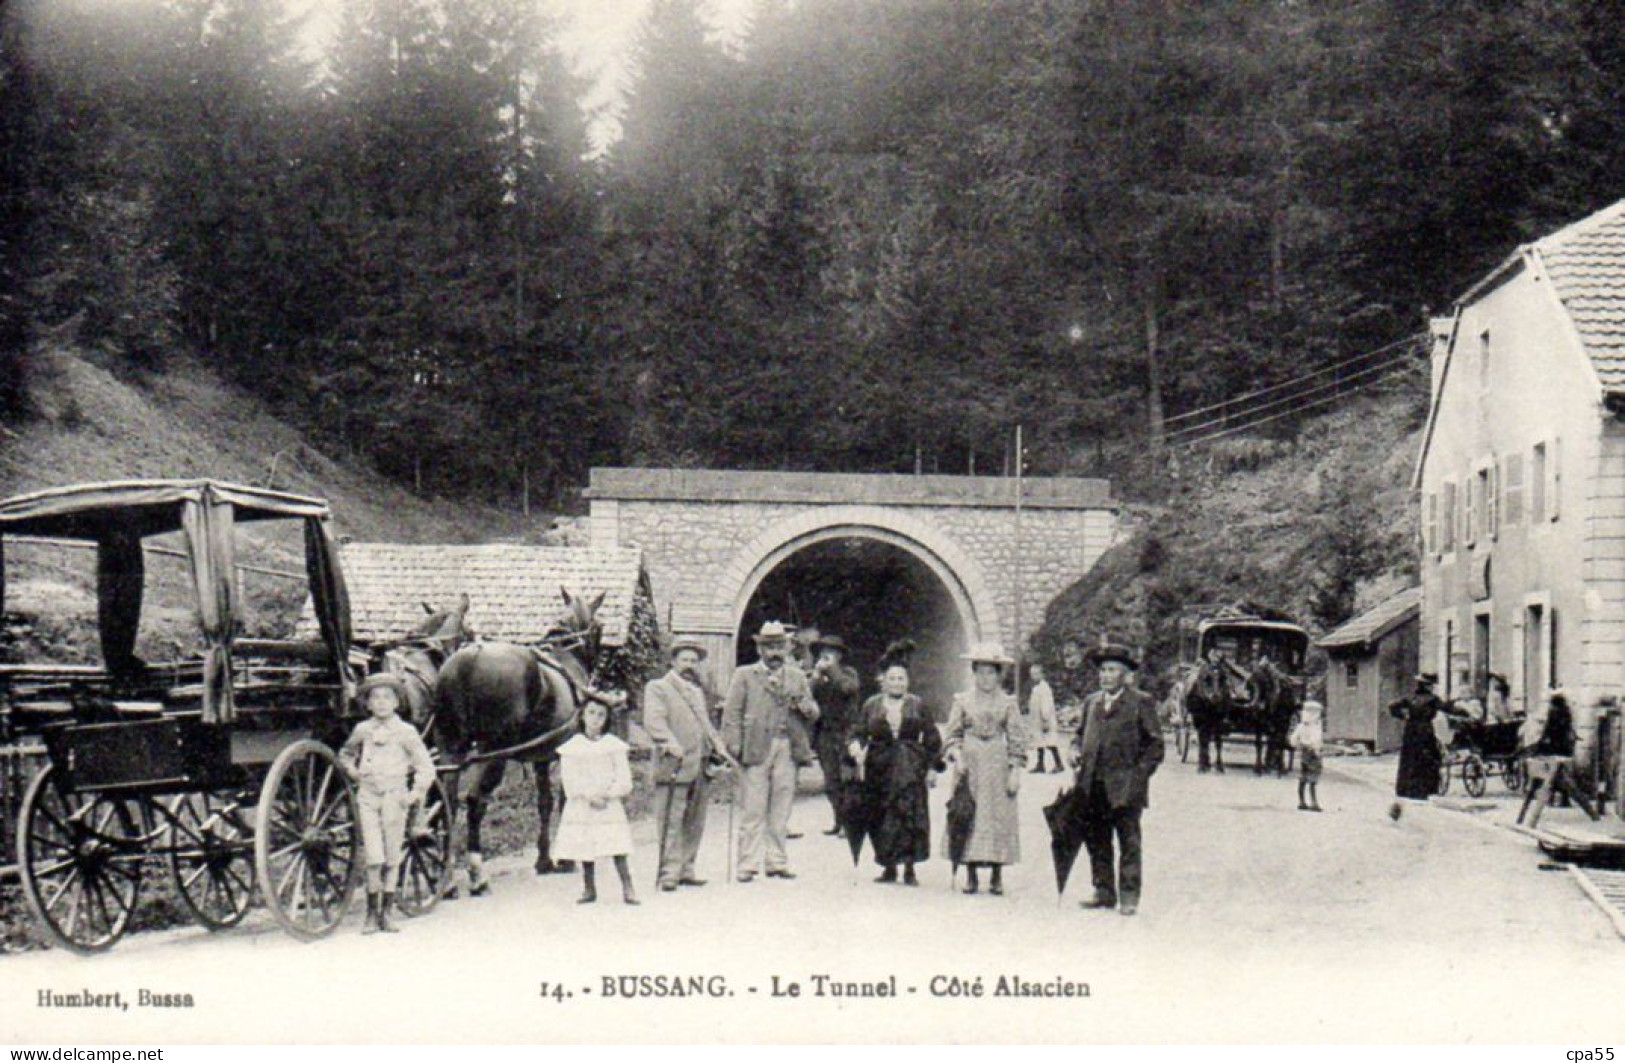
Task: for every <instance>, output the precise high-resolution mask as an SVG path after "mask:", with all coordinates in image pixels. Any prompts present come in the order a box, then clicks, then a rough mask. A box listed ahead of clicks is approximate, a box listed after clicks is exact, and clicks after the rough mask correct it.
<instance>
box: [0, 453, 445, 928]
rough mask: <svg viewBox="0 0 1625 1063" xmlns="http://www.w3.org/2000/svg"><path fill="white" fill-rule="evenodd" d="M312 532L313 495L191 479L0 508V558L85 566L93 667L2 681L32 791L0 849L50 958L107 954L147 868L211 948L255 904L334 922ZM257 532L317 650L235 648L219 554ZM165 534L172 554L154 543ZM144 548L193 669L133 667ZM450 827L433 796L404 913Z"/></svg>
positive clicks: (324, 649) (334, 650) (342, 831)
mask: <svg viewBox="0 0 1625 1063" xmlns="http://www.w3.org/2000/svg"><path fill="white" fill-rule="evenodd" d="M329 520H330V513H329V510H328V506H327V504H326V503H325V502H323V501H321V500H320V499H315V498H307V497H301V496H297V495H291V494H284V493H280V492H275V491H267V490H262V489H258V488H253V487H242V486H237V485H232V484H225V483H219V482H215V481H209V480H185V481H173V480H172V481H143V482H123V483H107V484H91V485H84V486H77V487H67V488H61V489H57V490H51V491H43V492H39V493H36V494H30V495H23V496H19V497H16V498H12V499H9V500H6V501H4V502H0V544H4V543H5V542H6V539H7V538H9V539H10V540H11V541H12V542H13V543H24V544H27V546H28V547H30V548H32V547H40V546H46V547H69V548H71V547H75V546H77V547H90V548H93V549H94V551H95V556H96V566H95V567H96V591H97V595H96V599H97V600H96V614H97V628H98V632H99V636H100V647H101V658H102V660H101V663H100V664H62V663H46V662H43V661H39V660H33V661H29V660H23V661H13V662H12V663H6V664H0V727H3V729H4V730H3V734H0V738H3V739H4V741H5V743H6V744H7V746H8V748H9V749H10V750H11V751H12V754H11V755H10V756H9V757H8V758H7V761H8V763H9V764H11V765H14V766H15V765H27V767H26V768H24V769H21V770H17V771H15V772H14V775H16V776H22V775H25V774H31V776H32V777H31V778H30V779H29V780H28V782H27V785H26V789H25V790H24V791H23V794H22V797H21V803H20V810H19V813H18V816H17V820H16V832H15V837H14V838H13V839H11V840H12V843H13V845H14V846H15V851H16V854H17V863H16V867H15V873H16V875H17V877H19V878H20V879H21V884H22V888H23V894H24V897H25V899H26V902H27V905H28V907H29V909H30V910H31V912H32V913H33V915H34V917H35V919H36V920H37V922H38V924H39V926H40V927H41V928H42V929H43V931H44V932H45V934H46V935H47V936H48V937H49V938H50V939H51V940H52V941H54V942H55V943H56V944H58V945H61V946H63V947H65V948H68V949H72V950H74V951H77V952H97V951H100V950H102V949H106V948H108V947H110V946H111V945H112V944H113V943H114V942H116V941H117V940H118V939H119V938H120V937H121V936H122V935H123V934H124V932H125V930H126V929H127V928H128V927H129V925H130V921H131V918H132V916H133V915H134V913H135V910H136V905H137V902H138V901H139V899H140V896H141V893H142V887H143V883H144V881H145V880H146V879H147V878H148V876H149V875H150V874H151V872H152V865H153V864H155V863H158V862H161V863H162V864H163V865H164V866H165V867H166V868H167V871H168V874H169V876H170V878H171V880H172V882H173V886H174V892H175V894H176V895H177V896H178V898H179V900H180V901H181V903H182V904H183V905H184V906H185V908H186V909H187V910H188V911H189V912H190V913H191V914H192V915H193V916H194V917H195V918H196V919H197V921H198V922H200V923H202V924H203V925H204V926H206V927H208V928H209V929H211V930H219V929H223V928H226V927H230V926H234V925H236V924H237V923H239V922H241V921H242V919H243V918H244V916H245V915H246V914H247V913H248V911H249V908H250V906H251V904H252V903H253V901H254V899H255V898H256V897H258V898H259V899H260V900H261V901H262V902H263V903H264V905H265V906H266V908H267V909H269V910H270V912H271V914H272V915H273V916H274V917H275V919H276V921H277V922H278V923H280V924H281V925H282V926H283V927H284V928H285V929H287V930H288V931H289V932H290V933H292V934H293V935H295V936H296V937H299V938H304V939H311V938H316V937H320V936H323V935H325V934H328V933H330V932H331V931H332V930H333V929H334V928H336V927H337V926H338V924H339V923H340V921H341V920H342V919H343V918H344V915H345V912H346V909H347V907H348V905H349V902H350V899H351V896H352V894H353V893H354V891H355V888H356V883H357V879H358V874H359V872H360V870H361V863H362V858H361V854H360V851H359V850H360V838H359V832H358V830H357V806H356V797H355V791H354V789H353V787H352V786H351V784H350V782H349V781H348V779H347V778H346V776H345V773H344V771H343V770H342V767H341V765H340V763H339V759H338V757H337V755H336V753H335V752H334V750H335V749H336V748H337V747H338V746H339V745H340V744H341V743H342V742H343V740H344V738H345V736H346V734H347V732H348V730H349V728H350V726H351V725H352V724H353V722H354V719H353V717H354V712H353V710H352V707H351V705H350V701H349V694H350V692H351V690H352V689H353V682H354V679H355V663H354V662H353V661H352V659H351V646H350V618H349V603H348V597H347V594H346V590H345V585H344V579H343V576H342V574H341V572H340V569H339V559H338V548H337V545H336V543H335V541H334V539H333V536H332V534H331V532H330V530H329ZM265 522H282V527H283V528H284V529H287V530H288V531H289V532H293V533H296V534H299V535H301V536H302V540H303V549H304V555H305V566H304V569H305V571H304V576H305V582H306V585H307V590H308V593H309V596H310V599H311V601H312V602H313V609H314V613H315V617H316V621H317V625H316V626H317V632H318V637H316V638H313V639H309V640H294V639H269V638H249V637H244V636H243V635H242V633H241V628H242V618H243V615H244V606H245V603H244V601H243V597H242V590H241V586H240V582H239V571H238V565H237V564H236V561H235V558H236V553H237V546H238V544H239V541H240V538H241V537H242V536H243V535H244V534H245V528H244V526H246V525H254V526H255V527H256V528H262V527H264V526H265ZM166 536H168V537H173V538H174V539H177V540H178V542H179V544H180V545H179V548H178V549H177V548H175V547H173V546H162V545H158V544H155V543H153V540H155V539H161V537H166ZM150 551H156V552H159V553H168V554H171V555H172V556H175V557H178V558H179V559H181V561H182V563H183V564H184V565H185V567H186V577H187V578H186V580H185V584H186V585H187V586H189V587H190V588H191V590H192V591H193V597H194V602H193V605H194V607H195V614H196V618H197V621H198V628H199V631H198V634H199V636H200V639H199V647H198V648H199V652H197V653H195V654H184V655H182V656H180V657H179V659H176V660H172V661H165V662H155V661H147V660H143V659H141V657H139V656H138V655H137V653H136V644H137V629H138V626H139V624H140V618H141V614H142V600H143V592H144V588H147V585H148V584H149V582H151V581H149V580H148V578H147V571H146V557H147V554H148V553H149V552H150ZM4 560H5V559H4V556H3V553H0V604H3V601H4V597H3V591H4V573H5V564H4ZM13 656H17V655H16V654H13ZM34 751H42V752H43V756H42V757H39V758H33V757H30V756H29V755H28V754H30V753H31V752H34ZM35 769H37V770H35ZM13 796H15V795H13ZM448 813H449V806H448V803H447V801H446V793H445V790H444V789H443V787H441V786H440V784H439V782H438V780H437V782H436V785H435V787H434V790H433V791H432V794H431V797H430V800H429V806H428V808H427V809H426V811H425V815H424V816H423V817H422V818H421V820H420V823H421V824H422V826H421V827H420V829H418V830H416V831H414V832H413V837H412V839H411V841H410V843H409V856H408V871H407V875H406V876H405V877H406V880H407V882H408V883H409V884H411V885H410V886H409V887H408V889H406V890H405V891H404V892H403V896H402V898H401V900H402V902H403V904H404V905H405V906H408V907H413V906H415V907H418V908H422V907H426V906H428V905H429V904H432V903H433V901H434V900H435V899H437V898H438V897H439V895H440V893H441V890H442V888H443V886H444V880H445V877H446V868H447V859H446V857H447V852H448V848H449V843H450V838H449V822H448V819H449V817H448Z"/></svg>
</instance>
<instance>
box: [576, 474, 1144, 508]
mask: <svg viewBox="0 0 1625 1063" xmlns="http://www.w3.org/2000/svg"><path fill="white" fill-rule="evenodd" d="M586 497H587V498H589V499H600V500H604V501H617V502H709V503H713V504H715V503H768V502H777V503H807V504H813V505H871V506H961V507H982V508H1001V509H1007V508H1010V507H1012V506H1014V504H1015V480H1014V479H1012V478H1010V477H1004V476H940V475H932V476H911V475H907V474H899V473H833V472H759V471H740V470H732V469H629V468H595V469H593V470H592V471H591V473H590V474H589V479H588V486H587V490H586ZM1021 503H1022V505H1023V506H1024V507H1027V508H1032V509H1103V510H1115V509H1116V508H1117V507H1116V503H1115V502H1114V501H1113V500H1112V490H1111V481H1109V480H1098V479H1087V478H1084V477H1063V476H1035V477H1028V478H1026V479H1024V480H1023V481H1022V497H1021Z"/></svg>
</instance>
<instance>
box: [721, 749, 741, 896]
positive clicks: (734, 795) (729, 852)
mask: <svg viewBox="0 0 1625 1063" xmlns="http://www.w3.org/2000/svg"><path fill="white" fill-rule="evenodd" d="M742 772H743V769H741V770H740V771H731V772H729V773H728V774H729V775H730V776H732V779H733V785H732V786H730V787H729V788H728V790H729V793H728V844H727V845H726V846H724V847H723V852H724V854H725V858H726V859H727V861H728V866H727V867H725V868H723V871H722V873H723V876H724V877H725V878H726V880H727V881H728V883H729V884H730V885H731V884H733V883H735V882H738V881H739V877H738V876H737V875H735V874H734V805H735V804H736V803H737V802H738V801H739V787H740V785H741V782H742Z"/></svg>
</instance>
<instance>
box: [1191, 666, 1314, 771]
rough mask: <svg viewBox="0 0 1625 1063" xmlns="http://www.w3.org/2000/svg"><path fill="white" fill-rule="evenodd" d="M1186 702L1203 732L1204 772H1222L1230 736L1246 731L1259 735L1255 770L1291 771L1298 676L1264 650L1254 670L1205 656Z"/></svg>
mask: <svg viewBox="0 0 1625 1063" xmlns="http://www.w3.org/2000/svg"><path fill="white" fill-rule="evenodd" d="M1185 708H1186V711H1187V712H1188V713H1189V715H1190V720H1191V726H1192V727H1193V728H1194V729H1195V731H1196V735H1197V743H1198V753H1197V767H1196V770H1197V771H1198V772H1205V771H1210V770H1211V771H1217V772H1219V773H1221V774H1222V773H1223V772H1224V743H1225V739H1226V738H1227V737H1228V736H1229V735H1230V734H1232V733H1234V732H1240V733H1242V734H1250V735H1252V736H1253V774H1255V775H1262V774H1263V773H1264V772H1265V771H1266V770H1274V771H1275V772H1277V773H1279V774H1283V775H1284V774H1285V773H1286V747H1287V734H1288V732H1289V731H1290V730H1291V726H1292V716H1293V714H1294V713H1296V712H1297V711H1298V708H1299V705H1298V696H1297V693H1296V686H1295V684H1294V682H1293V680H1292V679H1291V678H1290V677H1289V676H1287V675H1286V674H1284V673H1283V672H1282V671H1281V670H1280V669H1279V668H1278V667H1276V665H1275V663H1274V662H1273V661H1272V660H1270V658H1269V656H1268V655H1267V654H1263V655H1260V656H1259V658H1258V660H1257V661H1255V662H1254V663H1253V667H1252V670H1251V671H1250V672H1243V671H1242V670H1241V669H1240V668H1238V667H1237V666H1236V665H1234V664H1232V663H1231V662H1230V661H1229V660H1228V659H1226V658H1224V657H1221V656H1214V657H1209V658H1207V659H1206V660H1204V661H1202V662H1201V664H1199V665H1198V666H1197V670H1196V673H1195V674H1194V675H1193V676H1192V677H1191V680H1190V683H1189V686H1188V687H1187V688H1186V691H1185ZM1209 745H1211V746H1212V747H1213V756H1212V758H1211V760H1210V759H1209V757H1208V747H1209Z"/></svg>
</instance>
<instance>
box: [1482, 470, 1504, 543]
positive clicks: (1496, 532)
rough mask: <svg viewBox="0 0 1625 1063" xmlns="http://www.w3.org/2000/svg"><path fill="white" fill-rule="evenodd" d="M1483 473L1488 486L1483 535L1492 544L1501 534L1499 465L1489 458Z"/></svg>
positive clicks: (1485, 496)
mask: <svg viewBox="0 0 1625 1063" xmlns="http://www.w3.org/2000/svg"><path fill="white" fill-rule="evenodd" d="M1485 472H1486V474H1487V476H1488V479H1489V486H1488V488H1487V489H1486V490H1485V492H1484V533H1485V534H1486V535H1487V536H1488V537H1489V539H1490V541H1491V542H1494V541H1495V539H1496V538H1497V537H1499V536H1500V534H1501V463H1500V462H1499V461H1498V460H1496V459H1495V458H1493V457H1492V458H1490V467H1489V468H1488V469H1487V470H1485Z"/></svg>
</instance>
